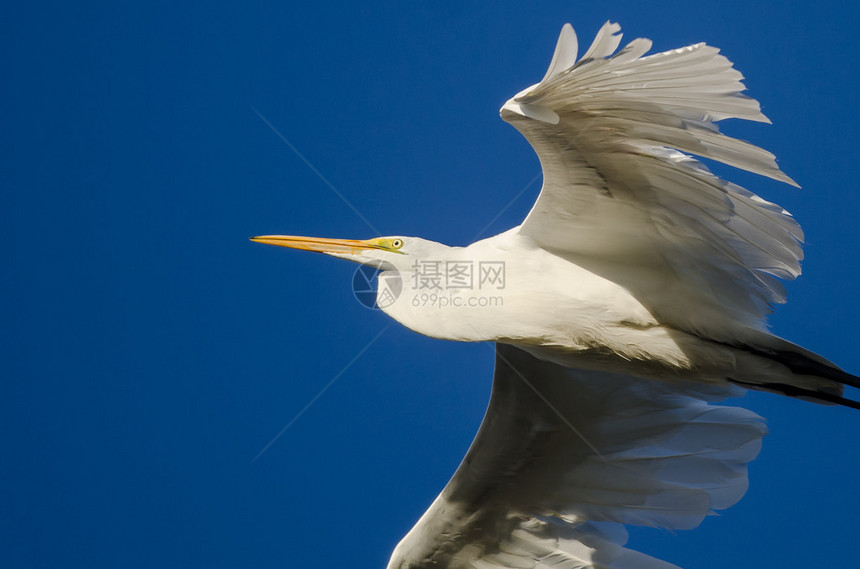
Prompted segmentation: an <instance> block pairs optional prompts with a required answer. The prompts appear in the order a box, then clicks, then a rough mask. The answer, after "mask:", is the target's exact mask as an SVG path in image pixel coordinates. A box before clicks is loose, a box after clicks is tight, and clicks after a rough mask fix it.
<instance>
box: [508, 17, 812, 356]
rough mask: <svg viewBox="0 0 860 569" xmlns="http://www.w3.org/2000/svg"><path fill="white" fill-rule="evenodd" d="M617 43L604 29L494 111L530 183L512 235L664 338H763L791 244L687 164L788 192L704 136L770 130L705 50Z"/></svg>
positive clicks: (768, 217)
mask: <svg viewBox="0 0 860 569" xmlns="http://www.w3.org/2000/svg"><path fill="white" fill-rule="evenodd" d="M619 31H620V27H619V26H618V25H617V24H612V23H609V22H607V23H606V24H605V25H604V26H603V27H602V28H601V30H600V31H599V32H598V34H597V38H596V39H595V41H594V43H592V45H591V47H590V48H589V50H588V51H587V52H586V53H585V55H583V57H582V58H581V59H580V60H579V61H577V62H576V63H574V64H572V65H570V67H569V68H567V69H564V70H562V69H559V66H558V65H555V67H553V68H552V73H551V74H548V75H547V76H546V77H545V78H544V80H543V81H541V82H540V83H538V84H537V85H534V86H532V87H530V88H529V89H526V90H525V91H523V92H521V93H519V94H518V95H517V96H516V97H514V98H513V99H511V101H509V102H508V103H506V104H505V106H503V107H502V111H501V114H502V118H504V119H505V120H506V121H508V122H510V123H511V124H513V125H514V126H515V127H516V128H517V129H518V130H519V131H520V132H521V133H522V134H523V135H524V136H525V137H526V139H528V141H529V142H530V143H531V144H532V146H533V147H534V149H535V151H536V152H537V154H538V157H539V158H540V161H541V166H542V168H543V172H544V185H543V188H542V190H541V194H540V196H539V197H538V200H537V202H536V203H535V205H534V207H533V209H532V211H531V212H530V213H529V215H528V216H527V217H526V219H525V221H524V222H523V224H522V226H521V227H520V232H521V233H522V234H523V235H525V236H527V237H529V238H531V239H532V240H534V241H535V242H536V243H537V244H538V245H540V246H542V247H545V248H548V249H551V250H553V251H555V252H558V253H559V254H563V255H566V256H568V257H569V258H571V260H573V261H574V262H577V263H578V264H581V265H582V266H585V267H587V268H588V269H589V270H592V271H594V272H597V273H598V274H602V275H604V276H607V277H609V278H611V279H612V280H614V281H615V282H619V283H620V284H622V285H624V286H627V287H629V289H630V290H631V292H633V293H634V295H636V296H637V298H639V299H640V301H642V302H643V303H645V304H646V305H647V306H648V307H649V308H650V309H651V310H652V311H653V312H654V313H655V316H657V317H658V318H660V319H661V321H663V322H665V323H666V324H668V325H673V326H677V327H678V328H681V329H684V330H687V331H691V332H694V333H698V334H702V335H705V336H710V337H714V338H717V339H719V338H721V337H722V336H723V335H724V333H723V332H722V328H721V324H720V323H721V322H725V319H726V318H730V319H732V320H733V321H734V322H737V321H740V322H742V323H744V324H746V325H748V326H750V327H752V328H758V329H763V328H764V323H763V321H764V317H765V316H766V314H767V313H768V312H769V311H770V309H771V305H772V304H773V303H780V302H784V301H785V291H784V288H783V287H782V285H781V284H780V283H779V281H778V280H777V278H781V279H793V278H795V277H796V276H798V275H799V274H800V260H801V259H802V257H803V253H802V250H801V241H802V239H803V233H802V231H801V230H800V227H799V225H798V224H797V222H796V221H795V220H794V219H793V218H792V217H791V216H790V214H789V213H788V212H786V211H785V210H784V209H782V208H781V207H779V206H777V205H775V204H772V203H770V202H767V201H765V200H763V199H761V198H759V197H758V196H756V195H755V194H753V193H751V192H749V191H748V190H745V189H743V188H741V187H739V186H737V185H735V184H731V183H728V182H726V181H724V180H721V179H720V178H718V177H717V176H715V175H714V174H712V173H711V172H710V170H708V168H706V167H705V166H704V165H703V164H702V163H700V162H699V161H697V160H696V159H695V158H693V157H692V155H696V156H701V157H704V158H708V159H711V160H714V161H717V162H722V163H724V164H727V165H729V166H732V167H735V168H739V169H741V170H746V171H749V172H752V173H755V174H759V175H762V176H766V177H769V178H772V179H774V180H778V181H782V182H786V183H789V184H794V185H796V184H795V182H794V181H793V180H792V179H791V178H789V177H788V176H787V175H786V174H785V173H783V172H782V171H781V170H780V169H779V167H778V166H777V164H776V159H775V157H774V155H773V154H771V153H770V152H768V151H766V150H764V149H761V148H759V147H757V146H755V145H753V144H751V143H749V142H746V141H742V140H738V139H735V138H731V137H729V136H726V135H724V134H722V133H721V132H720V131H719V128H718V127H717V125H716V123H717V122H718V121H721V120H723V119H727V118H739V119H743V120H749V121H757V122H770V121H769V120H768V119H767V117H765V116H764V115H763V114H762V113H761V108H760V106H759V104H758V102H757V101H756V100H755V99H752V98H750V97H747V96H745V95H744V94H742V91H743V90H744V89H745V87H744V85H743V83H742V82H741V80H742V79H743V76H742V75H741V73H740V72H738V71H737V70H736V69H734V67H733V66H732V63H731V62H730V61H729V60H728V59H726V58H725V57H724V56H723V55H721V54H720V52H719V50H718V49H717V48H714V47H712V46H708V45H706V44H704V43H699V44H695V45H691V46H687V47H684V48H680V49H675V50H671V51H666V52H663V53H658V54H653V55H645V54H646V52H647V51H648V50H649V49H650V47H651V42H650V41H649V40H645V39H637V40H634V41H632V42H631V43H630V44H628V45H627V46H626V47H625V48H624V49H622V50H620V51H618V52H616V49H617V48H618V45H619V43H620V41H621V36H620V34H619V33H618V32H619ZM567 33H568V35H569V34H570V33H572V29H571V30H570V31H569V32H567ZM568 41H570V40H569V39H568ZM609 273H611V274H609ZM775 277H776V278H775ZM693 308H695V310H693Z"/></svg>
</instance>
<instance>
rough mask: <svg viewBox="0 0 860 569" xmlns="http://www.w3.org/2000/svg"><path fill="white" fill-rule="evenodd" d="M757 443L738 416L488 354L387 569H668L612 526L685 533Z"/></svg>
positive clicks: (756, 431) (727, 487) (656, 389)
mask: <svg viewBox="0 0 860 569" xmlns="http://www.w3.org/2000/svg"><path fill="white" fill-rule="evenodd" d="M764 433H765V428H764V424H763V421H762V419H761V418H760V417H758V416H757V415H756V414H754V413H752V412H750V411H747V410H745V409H738V408H732V407H721V406H715V405H710V404H708V403H705V402H703V401H701V400H699V399H695V398H693V397H690V396H687V395H682V394H680V393H679V392H678V391H675V390H674V388H672V387H670V386H668V385H662V384H660V383H658V382H645V381H641V380H637V379H634V378H628V377H625V376H619V375H612V374H604V373H596V372H586V371H582V370H576V369H570V368H565V367H561V366H557V365H555V364H551V363H548V362H545V361H541V360H538V359H536V358H534V357H532V356H530V355H529V354H527V353H526V352H523V351H521V350H519V349H517V348H514V347H511V346H505V345H498V346H497V348H496V371H495V378H494V381H493V393H492V397H491V399H490V405H489V408H488V409H487V414H486V416H485V417H484V421H483V423H482V424H481V428H480V430H479V432H478V435H477V437H476V438H475V441H474V442H473V443H472V446H471V448H470V449H469V452H468V454H467V455H466V457H465V458H464V459H463V462H462V464H461V465H460V467H459V468H458V469H457V472H456V473H455V474H454V477H453V478H452V479H451V481H450V482H449V483H448V485H447V486H446V487H445V489H444V490H443V491H442V493H441V495H440V496H439V497H438V498H437V499H436V500H435V501H434V502H433V504H432V505H431V506H430V508H429V509H428V510H427V512H426V513H425V514H424V515H423V516H422V517H421V519H420V520H419V521H418V523H417V524H416V525H415V527H414V528H412V530H411V531H410V532H409V533H408V534H407V535H406V537H405V538H403V540H402V541H401V542H400V544H399V545H398V546H397V548H396V549H395V551H394V554H393V555H392V558H391V562H390V563H389V565H388V568H389V569H406V568H410V569H421V568H434V569H454V568H457V569H460V568H463V569H465V568H475V569H490V568H494V569H501V568H514V567H534V568H541V569H549V568H558V569H561V568H566V569H573V568H580V569H581V568H591V567H593V568H600V569H669V568H671V567H674V566H673V565H670V564H668V563H665V562H663V561H659V560H657V559H654V558H652V557H649V556H647V555H644V554H641V553H637V552H635V551H632V550H629V549H626V548H625V547H623V545H624V542H625V541H626V532H625V531H624V530H623V527H622V526H619V525H618V524H623V523H630V524H636V525H647V526H662V527H667V528H672V529H686V528H692V527H695V526H697V525H698V524H699V523H700V522H701V520H702V518H703V517H704V516H706V515H707V514H708V513H709V512H711V511H712V510H713V509H722V508H726V507H728V506H730V505H732V504H734V503H735V502H736V501H737V500H739V499H740V497H741V496H742V495H743V494H744V492H745V491H746V488H747V474H746V464H747V462H749V461H750V460H752V459H753V458H755V456H756V455H757V454H758V451H759V449H760V446H761V437H762V436H763V434H764Z"/></svg>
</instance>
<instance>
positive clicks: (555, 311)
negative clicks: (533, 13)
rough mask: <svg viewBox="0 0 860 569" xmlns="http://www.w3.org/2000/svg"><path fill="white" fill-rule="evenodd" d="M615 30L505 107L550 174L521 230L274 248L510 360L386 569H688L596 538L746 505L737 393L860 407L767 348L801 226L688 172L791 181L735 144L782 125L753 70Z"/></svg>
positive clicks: (574, 47) (748, 433) (819, 361)
mask: <svg viewBox="0 0 860 569" xmlns="http://www.w3.org/2000/svg"><path fill="white" fill-rule="evenodd" d="M619 29H620V28H619V27H618V26H617V25H616V24H611V23H607V24H606V25H605V26H604V27H603V28H602V29H601V30H600V32H599V33H598V36H597V38H596V39H595V41H594V43H593V44H592V46H591V47H590V48H589V49H588V50H587V51H586V53H585V54H584V55H583V56H582V57H581V58H579V59H577V52H578V44H577V40H576V36H575V34H574V33H573V29H572V28H571V27H570V26H569V25H566V26H565V27H564V28H563V30H562V34H561V37H560V38H559V42H558V45H557V47H556V52H555V54H554V56H553V59H552V62H551V64H550V67H549V70H548V71H547V73H546V75H545V76H544V78H543V79H542V80H541V81H540V82H539V83H538V84H536V85H533V86H532V87H529V88H528V89H526V90H524V91H522V92H520V93H519V94H517V95H516V96H515V97H514V98H512V99H511V100H509V101H508V102H507V103H505V105H504V106H503V107H502V110H501V115H502V118H503V119H505V120H506V121H508V122H510V123H511V124H513V125H514V126H515V127H516V128H517V129H518V130H519V131H520V132H521V133H522V134H523V135H524V136H525V137H526V138H527V139H528V140H529V142H530V143H531V144H532V146H533V147H534V148H535V150H536V152H537V154H538V157H539V158H540V161H541V166H542V169H543V174H544V185H543V188H542V190H541V194H540V196H539V198H538V200H537V202H536V203H535V205H534V207H533V208H532V210H531V212H530V213H529V215H528V216H527V217H526V219H525V220H524V222H523V223H522V224H521V225H520V226H518V227H515V228H513V229H511V230H509V231H506V232H504V233H502V234H500V235H497V236H495V237H491V238H489V239H484V240H482V241H478V242H476V243H473V244H471V245H469V246H467V247H449V246H446V245H443V244H440V243H435V242H432V241H427V240H425V239H421V238H417V237H384V238H377V239H369V240H365V241H356V240H343V239H323V238H306V237H291V236H263V237H257V238H254V240H256V241H260V242H263V243H271V244H276V245H283V246H287V247H292V248H297V249H305V250H311V251H318V252H323V253H327V254H329V255H332V256H335V257H339V258H344V259H348V260H351V261H355V262H358V263H362V264H367V265H372V266H375V267H377V268H379V269H380V270H381V274H380V276H379V291H378V304H379V306H380V307H381V308H382V309H383V310H384V311H385V312H386V313H387V314H388V315H389V316H391V317H392V318H394V319H395V320H397V321H399V322H400V323H402V324H404V325H405V326H407V327H408V328H411V329H412V330H415V331H416V332H419V333H421V334H425V335H427V336H432V337H435V338H441V339H445V340H453V341H469V342H495V343H496V345H497V348H496V373H495V379H494V387H493V396H492V399H491V402H490V407H489V409H488V410H487V415H486V416H485V419H484V423H483V424H482V426H481V429H480V432H479V433H478V436H477V437H476V439H475V441H474V443H473V444H472V447H471V448H470V450H469V453H468V454H467V456H466V458H465V459H464V461H463V463H462V464H461V465H460V468H459V469H458V470H457V473H456V474H455V475H454V477H453V479H452V480H451V482H450V483H449V484H448V485H447V486H446V488H445V490H444V491H443V492H442V494H441V495H440V496H439V498H437V500H436V501H435V502H434V504H433V505H432V506H431V507H430V509H429V510H428V511H427V513H426V514H425V515H424V516H423V517H422V518H421V520H420V521H419V522H418V524H416V526H415V527H414V528H413V529H412V531H410V532H409V534H408V535H407V536H406V537H405V538H404V539H403V541H402V542H401V543H400V545H399V546H398V547H397V549H396V550H395V552H394V555H393V556H392V559H391V562H390V564H389V569H423V568H427V569H431V568H435V569H461V568H462V569H467V568H469V569H497V568H515V567H534V568H538V569H550V568H552V569H573V568H581V567H593V568H600V569H634V568H639V569H645V568H653V569H658V568H659V569H663V568H668V567H671V566H670V565H668V564H666V563H664V562H662V561H658V560H656V559H653V558H650V557H648V556H645V555H642V554H638V553H635V552H633V551H630V550H628V549H626V548H624V547H623V544H624V538H623V535H621V534H619V532H618V528H617V527H614V526H613V527H612V528H610V529H607V527H606V526H599V525H595V524H596V523H597V522H609V523H613V524H618V523H632V524H638V525H652V526H663V527H667V528H672V529H686V528H691V527H694V526H696V525H697V524H698V523H699V522H700V521H701V519H702V518H703V517H704V516H705V515H707V514H708V513H709V512H711V511H712V510H715V509H722V508H726V507H728V506H730V505H731V504H733V503H734V502H735V501H737V500H738V499H739V498H740V497H741V495H742V494H743V492H744V491H745V489H746V483H747V478H746V464H747V462H749V461H750V460H752V459H753V458H754V457H755V455H756V453H757V452H758V448H759V445H760V440H761V437H762V435H763V434H764V427H763V423H762V420H761V419H760V418H759V417H757V416H756V415H755V414H753V413H751V412H749V411H745V410H743V409H734V408H729V407H721V406H718V405H713V404H711V403H709V402H707V401H711V400H713V399H715V398H720V397H725V396H727V395H728V394H730V393H733V392H736V390H737V386H738V385H740V386H743V387H749V388H753V389H763V390H769V391H775V392H779V393H782V394H785V395H789V396H793V397H800V398H805V399H809V400H812V401H816V402H819V403H839V404H843V405H848V406H853V407H858V403H856V402H853V401H850V400H848V399H845V398H843V396H842V390H843V386H844V385H850V386H854V387H860V379H858V378H856V377H855V376H852V375H850V374H848V373H845V372H843V371H842V370H840V369H839V368H838V367H836V366H835V365H834V364H832V363H830V362H829V361H827V360H826V359H824V358H822V357H820V356H818V355H816V354H813V353H811V352H809V351H807V350H804V349H803V348H801V347H799V346H796V345H794V344H791V343H790V342H787V341H785V340H783V339H781V338H778V337H776V336H774V335H772V334H770V333H769V332H768V331H767V327H766V323H765V317H766V315H767V313H768V312H769V311H770V309H771V306H772V305H773V304H775V303H780V302H784V300H785V296H784V290H783V289H782V286H781V285H780V283H779V280H778V279H780V278H781V279H792V278H795V277H796V276H798V275H799V274H800V260H801V258H802V251H801V247H800V241H801V240H802V238H803V234H802V232H801V230H800V227H799V225H798V224H797V222H796V221H795V220H794V219H793V218H792V217H791V215H790V214H788V212H786V211H785V210H783V209H782V208H781V207H779V206H777V205H775V204H772V203H770V202H767V201H765V200H763V199H761V198H759V197H758V196H756V195H754V194H752V193H751V192H749V191H747V190H745V189H743V188H740V187H739V186H736V185H734V184H731V183H729V182H726V181H724V180H722V179H720V178H718V177H717V176H715V175H714V174H712V173H711V172H710V171H709V170H708V169H707V168H706V167H705V166H704V165H703V164H702V163H700V162H699V161H697V160H696V159H694V158H693V157H692V156H691V154H695V155H698V156H702V157H705V158H709V159H712V160H714V161H717V162H722V163H725V164H728V165H730V166H734V167H737V168H740V169H743V170H747V171H750V172H754V173H758V174H761V175H764V176H767V177H770V178H773V179H776V180H780V181H783V182H787V183H792V184H793V183H794V182H793V181H792V180H791V179H790V178H789V177H788V176H786V175H785V174H784V173H783V172H782V171H781V170H780V169H779V168H778V167H777V166H776V162H775V160H774V157H773V156H772V155H771V154H770V153H768V152H766V151H764V150H762V149H760V148H758V147H755V146H753V145H751V144H749V143H746V142H743V141H739V140H736V139H733V138H730V137H728V136H725V135H723V134H721V133H720V132H719V130H718V128H717V123H718V122H719V121H721V120H723V119H727V118H739V119H745V120H752V121H759V122H767V119H766V117H765V116H764V115H763V114H761V112H760V110H759V106H758V103H757V102H756V101H755V100H753V99H750V98H749V97H746V96H744V95H742V94H741V91H743V89H744V86H743V85H742V84H741V83H740V79H741V75H740V73H738V72H737V71H736V70H734V69H733V67H732V64H731V63H730V62H729V61H728V60H727V59H726V58H725V57H723V56H722V55H719V50H717V49H715V48H712V47H709V46H707V45H705V44H696V45H692V46H688V47H685V48H681V49H677V50H672V51H668V52H664V53H659V54H655V55H650V56H646V55H645V53H646V52H647V51H648V49H649V48H650V45H651V44H650V41H648V40H642V39H639V40H634V41H633V42H631V43H630V44H629V45H628V46H627V47H625V48H623V49H622V50H620V51H617V52H616V50H617V48H618V45H619V42H620V35H618V34H617V32H618V31H619Z"/></svg>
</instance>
